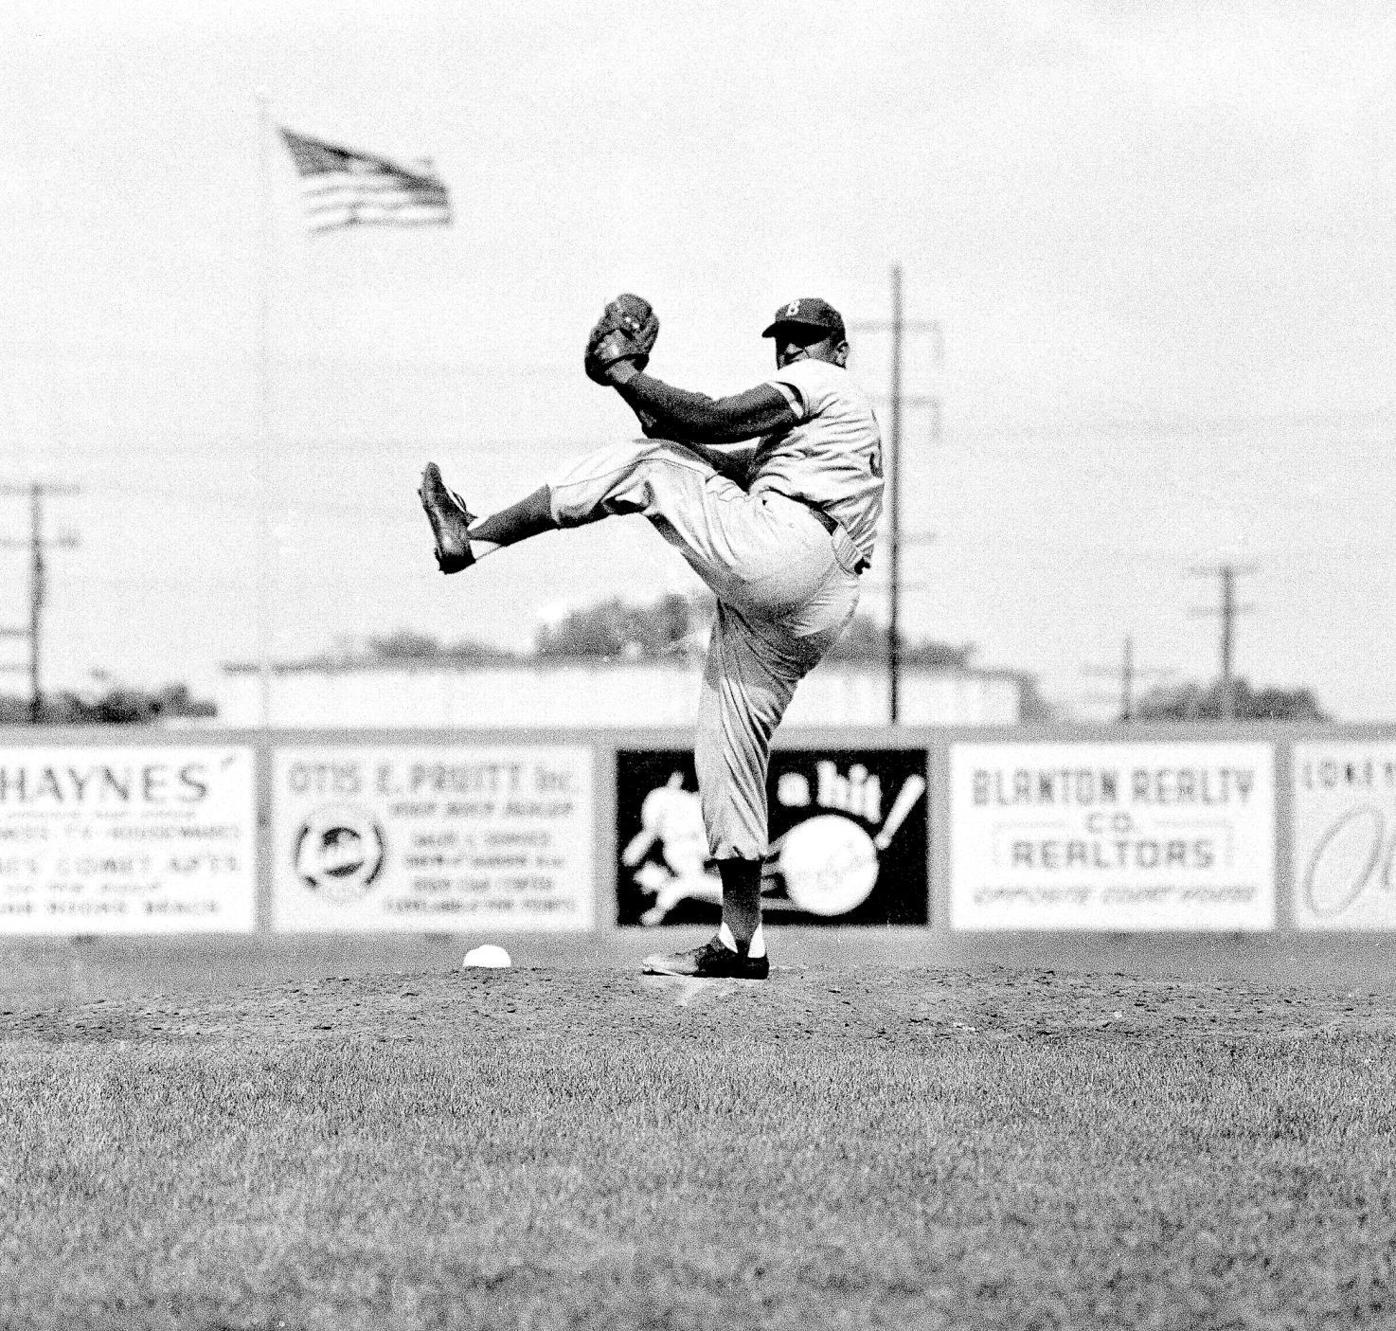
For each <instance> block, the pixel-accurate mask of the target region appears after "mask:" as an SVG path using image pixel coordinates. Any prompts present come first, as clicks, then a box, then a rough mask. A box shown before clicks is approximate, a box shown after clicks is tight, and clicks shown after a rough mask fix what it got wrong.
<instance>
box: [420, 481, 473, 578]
mask: <svg viewBox="0 0 1396 1331" xmlns="http://www.w3.org/2000/svg"><path fill="white" fill-rule="evenodd" d="M417 498H418V499H420V500H421V501H422V507H423V508H424V509H425V510H426V514H427V521H428V522H430V523H431V534H432V536H433V537H434V538H435V540H436V566H437V567H438V568H439V569H440V570H441V571H442V572H443V573H459V572H460V571H461V570H462V569H467V568H469V567H470V566H471V565H472V564H473V563H474V562H475V556H474V555H473V554H472V553H471V550H470V524H471V523H472V522H474V521H475V514H473V513H472V512H470V510H469V509H467V508H466V506H465V501H464V500H463V499H461V497H460V495H458V494H456V492H455V491H454V490H448V489H447V488H446V482H445V481H443V480H442V479H441V469H440V468H439V467H438V466H437V465H436V463H434V462H428V463H427V465H426V470H425V471H423V472H422V483H421V485H420V486H418V488H417Z"/></svg>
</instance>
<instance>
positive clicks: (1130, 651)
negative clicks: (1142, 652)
mask: <svg viewBox="0 0 1396 1331" xmlns="http://www.w3.org/2000/svg"><path fill="white" fill-rule="evenodd" d="M1083 673H1084V674H1087V675H1092V676H1095V677H1096V678H1102V677H1108V678H1110V679H1114V678H1115V677H1116V675H1118V676H1119V680H1120V695H1119V696H1120V714H1119V715H1120V720H1121V721H1124V722H1128V721H1133V720H1134V686H1135V684H1136V683H1137V682H1138V681H1139V680H1141V679H1143V678H1146V677H1149V676H1156V677H1159V678H1162V677H1164V676H1166V675H1171V674H1173V673H1174V672H1173V671H1172V670H1168V669H1158V670H1140V669H1139V668H1138V667H1137V666H1136V665H1135V664H1134V637H1133V635H1132V634H1129V633H1126V634H1125V647H1124V653H1123V655H1122V657H1121V661H1120V665H1119V667H1118V669H1116V668H1115V667H1109V668H1107V667H1105V666H1086V667H1085V669H1084V671H1083Z"/></svg>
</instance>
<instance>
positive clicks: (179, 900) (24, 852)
mask: <svg viewBox="0 0 1396 1331" xmlns="http://www.w3.org/2000/svg"><path fill="white" fill-rule="evenodd" d="M256 831H257V819H256V806H255V797H254V791H253V759H252V750H251V749H250V748H244V747H240V746H236V745H229V746H213V745H210V746H204V747H196V746H193V745H170V746H163V745H150V746H140V747H137V746H132V747H120V746H114V745H112V746H109V745H85V746H83V745H74V746H66V747H53V748H50V747H47V746H34V747H28V748H12V749H0V934H147V933H152V934H153V933H159V934H168V933H222V932H229V933H247V932H250V931H251V930H252V929H253V927H254V925H255V923H256V920H255V916H256V896H257V887H256V874H257V865H256V853H255V845H256Z"/></svg>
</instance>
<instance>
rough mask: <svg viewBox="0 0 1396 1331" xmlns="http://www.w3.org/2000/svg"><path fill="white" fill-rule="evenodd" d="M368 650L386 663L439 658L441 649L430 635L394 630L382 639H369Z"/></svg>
mask: <svg viewBox="0 0 1396 1331" xmlns="http://www.w3.org/2000/svg"><path fill="white" fill-rule="evenodd" d="M368 650H369V652H370V653H372V654H373V655H374V656H378V657H381V658H383V659H384V660H387V661H401V660H408V661H420V660H422V659H423V658H425V657H432V656H440V655H441V650H442V649H441V644H440V643H439V642H438V641H437V640H436V639H435V638H433V637H432V636H431V635H430V634H427V633H414V632H412V630H411V629H396V630H394V631H393V632H392V633H389V634H387V635H385V636H382V637H370V638H369V640H368Z"/></svg>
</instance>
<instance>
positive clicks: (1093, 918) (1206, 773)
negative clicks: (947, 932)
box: [950, 742, 1275, 931]
mask: <svg viewBox="0 0 1396 1331" xmlns="http://www.w3.org/2000/svg"><path fill="white" fill-rule="evenodd" d="M1274 787H1275V777H1274V759H1273V755H1272V750H1271V747H1270V746H1269V745H1267V744H1251V743H1202V742H1199V743H1110V744H1107V743H1088V742H1083V743H1044V744H1030V743H1023V744H980V743H955V744H952V745H951V749H950V844H951V851H950V864H951V874H950V922H951V926H952V928H955V929H1081V930H1107V931H1129V930H1136V929H1139V930H1143V929H1151V930H1163V929H1178V930H1189V931H1193V930H1196V931H1208V930H1225V931H1230V930H1262V929H1268V928H1271V927H1273V925H1274V923H1275V866H1274V825H1275V813H1274V804H1275V800H1274Z"/></svg>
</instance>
